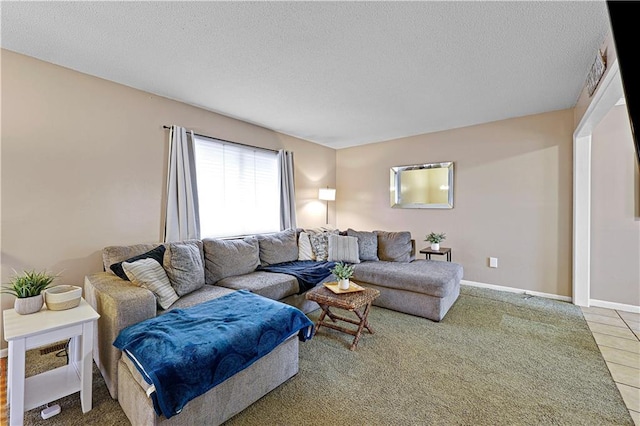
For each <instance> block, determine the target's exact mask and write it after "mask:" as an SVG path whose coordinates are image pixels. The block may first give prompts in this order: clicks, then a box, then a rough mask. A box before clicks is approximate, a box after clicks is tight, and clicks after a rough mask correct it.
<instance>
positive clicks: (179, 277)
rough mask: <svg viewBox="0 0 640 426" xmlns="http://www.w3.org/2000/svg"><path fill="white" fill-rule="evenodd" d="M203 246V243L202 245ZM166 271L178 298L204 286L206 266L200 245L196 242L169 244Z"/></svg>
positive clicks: (165, 263) (166, 255)
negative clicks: (203, 262)
mask: <svg viewBox="0 0 640 426" xmlns="http://www.w3.org/2000/svg"><path fill="white" fill-rule="evenodd" d="M200 244H201V243H200ZM166 246H167V251H166V252H165V255H164V265H163V266H164V269H165V271H167V276H168V277H169V282H171V287H173V289H174V290H175V291H176V293H177V294H178V296H184V295H185V294H189V293H191V292H192V291H195V290H197V289H199V288H202V286H204V265H203V264H202V254H201V251H200V247H199V244H198V243H196V242H180V243H167V244H166Z"/></svg>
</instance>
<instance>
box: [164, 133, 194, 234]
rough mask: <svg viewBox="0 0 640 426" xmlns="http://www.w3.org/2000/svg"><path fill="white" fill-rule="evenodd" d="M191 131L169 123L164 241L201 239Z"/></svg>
mask: <svg viewBox="0 0 640 426" xmlns="http://www.w3.org/2000/svg"><path fill="white" fill-rule="evenodd" d="M193 143H194V142H193V132H192V131H190V132H188V133H187V130H186V129H185V128H183V127H178V126H171V130H170V132H169V170H168V174H167V205H166V209H165V224H164V241H165V242H169V241H182V240H189V239H200V218H199V212H198V188H197V183H196V165H195V156H194V146H193Z"/></svg>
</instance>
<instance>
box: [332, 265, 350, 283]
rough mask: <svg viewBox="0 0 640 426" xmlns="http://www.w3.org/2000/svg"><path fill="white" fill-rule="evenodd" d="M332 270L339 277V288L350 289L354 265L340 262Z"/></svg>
mask: <svg viewBox="0 0 640 426" xmlns="http://www.w3.org/2000/svg"><path fill="white" fill-rule="evenodd" d="M331 272H332V273H333V275H335V276H336V278H338V288H339V289H340V290H349V285H350V284H349V278H351V277H352V276H353V265H349V264H348V263H344V262H338V263H336V265H335V266H334V267H333V269H332V270H331Z"/></svg>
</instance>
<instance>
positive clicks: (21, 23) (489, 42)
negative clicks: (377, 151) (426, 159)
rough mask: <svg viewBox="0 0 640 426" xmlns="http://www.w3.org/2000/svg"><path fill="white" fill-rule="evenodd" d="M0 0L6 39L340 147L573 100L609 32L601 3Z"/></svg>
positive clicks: (6, 44) (26, 50) (71, 64)
mask: <svg viewBox="0 0 640 426" xmlns="http://www.w3.org/2000/svg"><path fill="white" fill-rule="evenodd" d="M0 8H1V9H0V13H1V14H2V29H1V36H2V37H1V39H0V42H1V45H2V47H3V48H5V49H8V50H12V51H15V52H19V53H23V54H25V55H29V56H33V57H36V58H39V59H42V60H44V61H48V62H52V63H54V64H59V65H62V66H65V67H68V68H71V69H75V70H78V71H81V72H84V73H87V74H91V75H95V76H98V77H102V78H105V79H107V80H112V81H115V82H118V83H121V84H125V85H127V86H131V87H135V88H138V89H142V90H145V91H148V92H151V93H155V94H157V95H161V96H165V97H168V98H171V99H176V100H179V101H182V102H185V103H188V104H192V105H196V106H199V107H202V108H205V109H208V110H211V111H215V112H218V113H221V114H224V115H227V116H231V117H235V118H238V119H241V120H244V121H248V122H251V123H255V124H258V125H261V126H264V127H267V128H269V129H273V130H276V131H279V132H282V133H286V134H289V135H293V136H297V137H300V138H303V139H307V140H310V141H313V142H316V143H319V144H322V145H326V146H330V147H334V148H343V147H348V146H354V145H360V144H365V143H372V142H379V141H383V140H389V139H394V138H399V137H403V136H410V135H416V134H422V133H429V132H434V131H440V130H446V129H451V128H457V127H463V126H469V125H473V124H478V123H485V122H490V121H495V120H502V119H506V118H512V117H519V116H523V115H529V114H535V113H540V112H546V111H553V110H559V109H565V108H571V107H573V106H574V105H575V103H576V100H577V98H578V96H579V94H580V90H581V89H582V87H583V84H584V81H585V78H586V75H587V72H588V70H589V67H590V65H591V63H592V62H593V60H594V58H595V55H596V52H597V49H598V47H599V46H600V44H601V42H602V41H603V40H604V37H605V36H606V34H607V33H608V31H609V21H608V15H607V9H606V3H605V2H602V1H597V2H595V1H589V2H587V1H571V2H557V1H543V2H525V1H515V2H493V1H491V2H483V1H471V2H457V1H448V2H434V1H423V2H419V1H418V2H393V1H391V2H202V1H201V2H179V1H174V2H110V1H107V2H7V1H2V2H1V3H0ZM176 124H180V123H176Z"/></svg>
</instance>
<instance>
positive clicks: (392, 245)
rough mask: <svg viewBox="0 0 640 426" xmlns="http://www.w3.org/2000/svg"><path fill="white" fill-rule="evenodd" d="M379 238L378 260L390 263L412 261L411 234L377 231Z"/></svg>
mask: <svg viewBox="0 0 640 426" xmlns="http://www.w3.org/2000/svg"><path fill="white" fill-rule="evenodd" d="M375 233H376V234H377V236H378V258H379V259H380V260H384V261H389V262H409V261H410V260H411V248H412V246H411V232H408V231H401V232H387V231H375Z"/></svg>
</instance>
